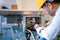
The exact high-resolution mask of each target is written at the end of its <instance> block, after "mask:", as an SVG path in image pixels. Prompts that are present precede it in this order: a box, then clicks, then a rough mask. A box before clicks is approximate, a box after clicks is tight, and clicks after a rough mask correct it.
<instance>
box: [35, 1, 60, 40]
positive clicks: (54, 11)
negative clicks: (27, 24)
mask: <svg viewBox="0 0 60 40" xmlns="http://www.w3.org/2000/svg"><path fill="white" fill-rule="evenodd" d="M40 1H41V2H40ZM39 2H40V6H39V7H42V8H43V9H44V11H45V12H46V14H47V13H48V14H49V15H51V16H53V20H52V22H51V24H50V25H48V26H47V27H46V28H44V27H39V25H38V24H35V26H34V27H35V29H36V31H37V33H38V34H39V36H40V40H53V39H54V38H55V37H56V36H57V34H58V33H59V31H60V0H39V1H37V3H39Z"/></svg>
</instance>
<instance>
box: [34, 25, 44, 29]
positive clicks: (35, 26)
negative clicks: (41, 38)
mask: <svg viewBox="0 0 60 40" xmlns="http://www.w3.org/2000/svg"><path fill="white" fill-rule="evenodd" d="M34 28H35V29H37V28H40V29H41V30H43V29H44V28H45V27H40V26H39V25H38V24H35V25H34Z"/></svg>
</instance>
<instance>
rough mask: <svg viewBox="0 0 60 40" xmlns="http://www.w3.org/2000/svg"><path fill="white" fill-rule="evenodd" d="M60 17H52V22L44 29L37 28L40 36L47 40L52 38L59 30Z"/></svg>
mask: <svg viewBox="0 0 60 40" xmlns="http://www.w3.org/2000/svg"><path fill="white" fill-rule="evenodd" d="M59 26H60V18H58V17H54V19H53V20H52V23H51V24H50V25H49V26H48V27H46V28H45V29H44V30H41V29H40V30H39V28H37V29H36V30H37V33H38V34H39V35H40V37H41V38H46V39H47V40H51V39H54V38H55V37H56V35H57V34H58V32H59V30H60V27H59Z"/></svg>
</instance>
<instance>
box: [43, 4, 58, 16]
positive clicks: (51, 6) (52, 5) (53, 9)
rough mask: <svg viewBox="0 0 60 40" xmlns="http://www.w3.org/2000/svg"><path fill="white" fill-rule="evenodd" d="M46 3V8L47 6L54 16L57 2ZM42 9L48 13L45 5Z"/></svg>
mask: <svg viewBox="0 0 60 40" xmlns="http://www.w3.org/2000/svg"><path fill="white" fill-rule="evenodd" d="M47 5H48V8H49V11H50V13H51V15H52V16H54V15H55V12H56V10H57V9H58V5H57V4H53V3H47ZM43 9H44V12H45V13H46V14H48V11H47V8H46V7H45V6H43Z"/></svg>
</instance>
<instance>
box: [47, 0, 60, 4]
mask: <svg viewBox="0 0 60 40" xmlns="http://www.w3.org/2000/svg"><path fill="white" fill-rule="evenodd" d="M47 2H49V1H47ZM51 3H60V0H54V1H52V2H51Z"/></svg>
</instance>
